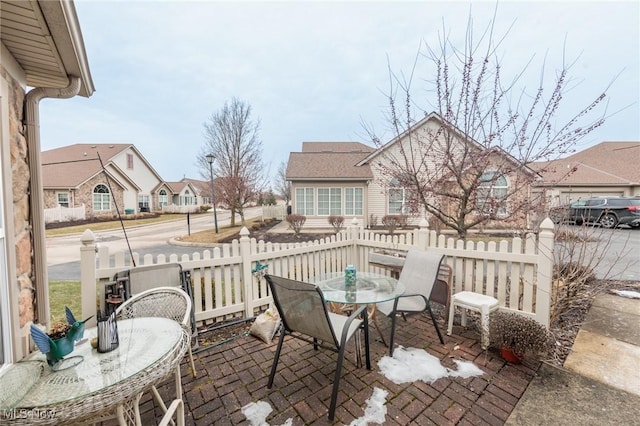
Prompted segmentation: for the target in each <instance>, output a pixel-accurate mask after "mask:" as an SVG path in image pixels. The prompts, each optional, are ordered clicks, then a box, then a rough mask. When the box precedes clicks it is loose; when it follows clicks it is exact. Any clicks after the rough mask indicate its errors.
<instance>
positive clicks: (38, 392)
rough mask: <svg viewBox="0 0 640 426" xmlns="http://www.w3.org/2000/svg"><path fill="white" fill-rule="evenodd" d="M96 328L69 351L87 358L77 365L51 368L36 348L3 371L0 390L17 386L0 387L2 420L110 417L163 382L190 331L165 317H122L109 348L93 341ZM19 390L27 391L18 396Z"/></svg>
mask: <svg viewBox="0 0 640 426" xmlns="http://www.w3.org/2000/svg"><path fill="white" fill-rule="evenodd" d="M96 331H97V330H96V328H95V327H94V328H90V329H87V330H86V332H85V338H86V339H83V341H82V343H80V344H79V345H78V346H76V348H75V349H74V350H73V352H71V353H70V354H69V355H68V356H69V357H71V356H82V357H83V361H82V362H80V363H79V364H77V365H76V366H73V367H70V368H67V369H64V370H60V371H53V370H51V368H50V367H49V366H48V365H47V362H46V358H45V356H44V355H43V354H42V353H40V352H35V353H34V354H32V355H30V356H29V357H27V358H25V359H24V360H23V361H20V362H18V363H17V364H14V365H13V366H11V367H10V368H9V369H7V371H6V372H5V373H4V374H3V375H2V376H0V389H7V391H8V390H9V389H11V388H10V387H11V386H13V389H12V391H11V392H10V393H9V392H5V391H2V390H0V424H2V423H4V422H5V421H6V420H9V421H10V422H11V424H65V423H71V422H76V421H81V420H89V419H97V418H100V417H102V416H106V417H108V416H109V414H110V413H112V412H113V413H115V411H116V407H118V406H119V405H122V404H127V403H128V401H129V400H131V399H135V398H136V396H137V395H139V394H140V393H141V392H142V391H143V390H145V389H146V388H148V387H149V386H151V385H152V384H157V383H158V382H160V381H163V380H164V379H165V377H166V376H167V375H168V374H169V373H170V372H172V371H174V369H175V367H176V366H177V365H178V363H179V362H180V361H181V360H182V357H183V356H184V354H185V353H186V351H187V348H188V345H189V334H188V333H187V332H186V331H185V330H184V329H183V328H182V326H181V325H180V324H178V323H177V322H175V321H173V320H170V319H166V318H134V319H128V320H122V321H118V336H119V340H120V344H119V346H118V348H116V349H115V350H113V351H111V352H106V353H99V352H98V351H97V350H95V349H92V347H91V344H90V343H89V342H90V340H91V339H92V338H93V337H95V336H96ZM16 386H17V387H18V389H16ZM19 389H23V390H24V391H23V392H22V394H21V395H18V396H16V392H18V393H20V391H19ZM136 404H137V402H136ZM126 409H129V408H126ZM21 417H22V418H21ZM96 421H97V420H96Z"/></svg>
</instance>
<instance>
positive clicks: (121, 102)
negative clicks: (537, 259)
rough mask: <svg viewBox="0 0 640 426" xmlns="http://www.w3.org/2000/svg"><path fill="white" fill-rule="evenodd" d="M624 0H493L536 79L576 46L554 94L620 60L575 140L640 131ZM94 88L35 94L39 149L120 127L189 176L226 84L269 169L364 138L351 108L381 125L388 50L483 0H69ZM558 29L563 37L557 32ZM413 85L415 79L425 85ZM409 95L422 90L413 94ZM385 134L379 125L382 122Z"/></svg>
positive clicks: (574, 97)
mask: <svg viewBox="0 0 640 426" xmlns="http://www.w3.org/2000/svg"><path fill="white" fill-rule="evenodd" d="M639 4H640V3H639V2H637V1H626V2H618V3H616V2H612V1H605V2H591V1H571V2H539V1H530V2H522V1H503V2H501V3H500V5H499V7H498V17H497V23H496V32H497V33H498V34H502V33H504V32H505V31H506V30H507V29H508V28H509V27H510V26H512V25H513V28H512V29H511V30H510V33H509V36H508V38H507V40H506V41H505V42H504V44H503V46H502V47H501V48H500V52H499V53H500V56H501V58H502V63H503V65H504V68H505V71H506V72H507V73H508V72H513V71H514V70H516V69H519V68H521V67H523V66H525V64H526V63H527V62H528V61H529V60H530V59H531V58H532V57H533V62H532V63H531V65H530V66H529V69H530V70H532V71H534V72H530V73H528V78H530V80H528V81H526V85H527V87H530V88H535V87H536V86H537V84H538V82H539V79H540V75H541V73H540V68H541V67H542V61H543V59H544V57H545V56H546V67H547V68H546V69H547V77H552V76H553V75H554V72H555V71H556V70H557V68H558V67H559V66H561V60H562V54H563V45H565V46H566V48H565V50H564V53H565V54H566V57H567V58H568V59H569V60H571V61H573V60H575V61H576V62H575V64H574V67H573V69H572V72H571V75H572V77H573V78H574V80H575V82H576V83H579V84H577V87H575V88H574V89H573V90H571V91H570V92H569V93H568V94H567V96H566V97H565V99H564V100H563V102H565V107H566V108H568V109H569V110H571V109H573V111H577V110H579V109H580V108H581V107H583V106H584V105H586V103H587V102H588V101H590V100H591V99H593V98H594V97H595V96H597V94H599V93H601V92H602V91H603V90H605V88H606V87H607V86H608V85H609V83H610V82H611V81H612V80H614V78H615V77H616V76H617V75H618V74H620V75H619V76H618V77H617V79H616V81H615V82H614V83H613V86H612V87H611V88H610V89H609V90H608V91H607V94H608V95H609V106H608V110H609V112H614V111H618V110H622V111H620V112H618V113H617V114H615V115H614V116H613V117H611V118H610V119H609V120H608V121H607V122H606V124H605V125H604V126H602V127H601V128H600V129H598V130H597V131H596V132H594V133H592V134H591V135H590V136H589V137H588V138H587V139H585V140H583V142H582V143H581V146H580V147H578V148H579V149H583V148H586V147H588V146H591V145H594V144H596V143H599V142H601V141H613V140H636V141H637V140H640V124H639V121H638V117H640V108H639V98H640V87H639V80H640V70H639V68H640V67H639V62H640V56H639V55H640V53H639V52H640V46H639V40H640V33H639V31H640V30H639V28H640V17H639V16H640V8H639ZM75 5H76V10H77V13H78V19H79V21H80V26H81V29H82V34H83V37H84V43H85V46H86V51H87V56H88V59H89V65H90V69H91V74H92V76H93V81H94V84H95V87H96V92H95V93H94V95H93V96H91V97H90V98H88V99H85V98H81V97H75V98H72V99H68V100H54V99H46V100H43V101H42V102H41V104H40V105H41V114H40V115H41V138H42V149H43V150H48V149H53V148H57V147H61V146H65V145H70V144H73V143H132V144H134V145H135V146H136V147H137V148H138V149H139V150H140V152H141V153H142V155H143V156H144V157H145V158H146V159H147V160H148V161H149V162H150V163H151V165H152V167H154V168H155V169H156V171H157V172H158V173H159V174H160V176H161V177H162V178H163V179H164V180H167V181H176V180H179V179H181V178H182V177H184V176H187V177H192V178H201V175H200V170H198V168H197V167H196V165H195V164H196V160H195V158H196V156H197V155H198V153H200V152H201V150H202V148H203V146H204V143H205V142H204V141H205V139H204V136H203V134H204V133H203V124H204V123H205V122H206V121H207V120H208V119H209V117H210V116H211V115H212V113H214V112H216V111H218V110H219V109H220V108H222V106H223V105H224V103H225V101H228V100H230V99H231V98H232V97H238V98H239V99H241V100H243V101H245V102H246V103H248V104H250V105H251V106H252V108H253V116H254V118H257V119H260V121H261V130H260V138H261V140H262V144H263V151H264V161H265V164H266V165H268V166H270V170H271V173H272V174H273V173H274V172H275V170H276V169H277V167H278V165H279V164H280V163H281V162H282V161H286V160H287V159H288V154H289V152H291V151H300V150H301V147H302V142H303V141H353V140H355V141H360V142H363V143H367V144H371V141H370V140H369V139H368V137H367V133H366V132H365V130H364V128H363V123H368V124H369V125H371V126H373V127H374V128H375V129H376V130H377V131H379V132H380V133H382V134H383V136H384V133H383V131H384V129H385V111H386V110H387V107H388V105H387V103H386V95H387V89H388V86H389V73H388V66H387V65H388V64H390V66H391V68H392V69H393V70H394V71H396V72H403V71H404V72H409V71H410V69H411V66H412V64H413V61H414V59H415V57H416V53H417V51H418V48H419V46H420V44H421V43H422V42H423V41H424V42H427V43H430V44H433V43H434V42H437V34H438V31H439V30H441V29H442V24H443V22H444V23H445V24H446V26H447V28H448V29H449V30H450V31H451V34H450V35H451V37H452V39H454V40H455V39H459V38H461V37H463V36H464V30H465V27H466V21H467V18H468V15H469V10H470V9H471V12H472V15H473V19H474V25H475V27H476V28H478V29H479V30H480V29H483V28H484V27H485V26H486V25H487V24H488V22H489V19H490V18H491V16H492V14H493V10H494V7H495V3H494V2H488V1H487V2H485V1H483V2H478V1H475V2H471V3H469V2H463V1H459V2H453V1H448V2H435V1H421V2H417V1H416V2H398V1H393V2H392V1H389V2H380V1H379V2H360V1H358V2H356V1H353V2H337V1H330V2H306V1H298V2H292V1H291V2H286V1H281V2H271V1H263V2H243V1H234V2H219V1H197V2H196V1H115V0H114V1H94V0H75ZM565 39H566V43H565ZM423 64H424V65H422V66H421V67H419V68H418V74H417V75H416V78H415V79H414V83H413V84H414V88H416V89H417V92H418V93H419V97H418V98H416V101H417V103H418V104H419V105H420V106H422V107H423V108H424V109H426V110H429V111H430V110H431V108H430V107H429V92H428V89H429V86H428V85H427V83H424V81H426V80H428V79H432V78H433V68H432V67H427V66H426V62H423ZM422 86H424V88H422ZM420 97H423V99H421V98H420ZM389 136H390V135H389Z"/></svg>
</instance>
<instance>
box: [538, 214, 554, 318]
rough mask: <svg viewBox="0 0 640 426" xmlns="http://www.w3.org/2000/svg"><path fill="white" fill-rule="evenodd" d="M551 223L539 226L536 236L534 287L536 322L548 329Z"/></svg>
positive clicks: (551, 247)
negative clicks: (535, 279)
mask: <svg viewBox="0 0 640 426" xmlns="http://www.w3.org/2000/svg"><path fill="white" fill-rule="evenodd" d="M553 231H554V226H553V221H552V220H551V219H549V218H546V219H545V220H543V221H542V223H541V224H540V234H539V236H538V280H537V286H536V320H537V321H538V322H540V323H542V324H544V325H545V326H546V327H547V328H549V325H550V324H549V322H550V317H551V280H552V279H553V245H554V240H555V238H554V232H553Z"/></svg>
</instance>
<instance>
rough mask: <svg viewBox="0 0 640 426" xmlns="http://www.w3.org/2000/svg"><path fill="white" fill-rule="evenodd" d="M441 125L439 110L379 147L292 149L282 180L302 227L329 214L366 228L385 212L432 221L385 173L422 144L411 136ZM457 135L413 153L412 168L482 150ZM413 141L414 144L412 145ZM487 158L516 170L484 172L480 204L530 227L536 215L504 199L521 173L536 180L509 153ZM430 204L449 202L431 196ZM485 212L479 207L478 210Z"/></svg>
mask: <svg viewBox="0 0 640 426" xmlns="http://www.w3.org/2000/svg"><path fill="white" fill-rule="evenodd" d="M442 123H443V122H442V119H441V118H440V116H439V115H438V114H436V113H431V114H429V115H427V116H426V117H425V118H423V119H422V120H420V121H419V122H417V123H416V124H415V125H413V126H412V128H411V129H408V130H407V131H406V132H404V133H403V134H401V135H399V136H397V137H395V138H393V139H391V140H390V141H389V142H387V143H386V144H384V145H382V146H381V147H379V148H378V149H376V148H372V147H370V146H367V145H365V144H362V143H359V142H304V143H303V144H302V152H292V153H291V154H290V156H289V162H288V164H287V171H286V178H287V180H288V181H290V182H291V193H292V206H293V208H292V211H293V212H294V213H297V214H300V215H304V216H306V218H307V220H306V222H305V226H307V227H312V228H316V227H317V228H322V227H330V226H331V225H330V224H329V222H328V217H329V216H331V215H337V216H344V217H345V218H347V219H350V218H356V219H357V220H358V221H359V223H361V224H364V225H365V226H372V225H375V224H376V223H377V224H379V223H380V220H381V219H382V218H383V217H384V216H387V215H398V216H399V215H403V216H405V215H406V216H407V223H408V224H409V225H418V224H419V223H420V222H421V221H422V220H423V219H428V220H429V221H431V219H432V218H430V217H429V216H428V214H427V213H426V212H424V211H422V210H416V208H415V207H414V206H412V205H411V203H410V202H409V198H410V195H411V194H410V191H411V188H407V187H403V186H402V185H401V184H400V183H399V180H398V179H396V178H394V177H393V176H389V173H388V171H389V170H390V169H391V168H392V167H393V166H391V164H392V163H394V162H395V163H396V164H397V162H398V158H401V157H402V155H403V154H402V153H401V151H403V150H404V151H405V152H410V151H411V150H412V149H415V146H416V145H417V146H421V145H420V144H415V141H414V140H412V138H413V139H415V138H416V135H418V134H438V129H439V127H440V126H442ZM450 134H451V132H450ZM455 134H456V136H455V138H454V139H455V140H454V142H451V141H445V140H444V138H443V137H438V138H434V139H435V140H434V142H432V144H431V149H429V150H426V149H425V150H424V152H419V153H417V155H415V156H414V157H413V158H414V161H415V162H416V168H419V167H423V166H424V164H428V167H429V168H430V169H431V172H432V170H435V168H436V164H437V163H438V162H439V161H440V162H441V161H442V158H440V157H442V156H443V153H444V152H445V151H448V152H452V153H454V155H456V153H459V152H461V151H463V150H464V149H465V148H466V149H467V150H469V149H473V150H478V151H482V150H483V148H482V147H481V146H480V145H479V144H477V143H476V142H474V141H472V140H469V138H467V137H464V135H462V134H461V133H460V132H455ZM412 143H414V144H415V145H414V148H412V145H411V144H412ZM464 144H467V145H466V146H463V145H464ZM452 145H453V146H452ZM487 157H488V158H490V161H491V164H505V163H510V164H513V166H512V167H509V168H506V167H503V168H502V169H501V170H507V169H509V170H515V171H512V172H509V173H504V174H501V175H500V176H495V173H496V172H495V171H492V169H491V167H489V168H488V169H487V170H486V173H485V174H486V176H484V175H483V179H481V180H484V181H485V182H486V186H485V187H483V185H482V184H481V185H480V192H481V193H482V197H484V203H483V205H484V206H497V207H495V208H496V209H497V211H496V212H495V217H496V218H497V219H498V220H499V221H503V222H507V223H511V224H512V225H514V226H520V227H522V226H524V227H530V226H531V225H532V224H533V223H537V222H536V221H538V220H539V217H538V216H535V215H534V214H532V213H526V214H518V215H514V214H512V213H513V212H511V211H510V209H509V203H508V202H506V201H504V200H503V198H504V197H505V195H506V194H507V193H509V192H510V191H511V190H512V189H511V186H512V185H513V184H514V183H515V182H517V181H518V180H519V179H523V176H525V175H526V179H525V180H526V181H531V182H535V181H536V180H537V179H538V176H537V174H536V172H535V171H533V170H531V169H529V168H528V167H520V165H519V164H518V163H517V161H516V160H515V159H514V158H513V157H511V156H510V155H509V154H507V153H505V152H503V151H500V150H493V151H492V152H487ZM417 163H420V164H417ZM496 170H497V169H496ZM519 188H521V191H520V192H522V194H521V195H518V196H519V197H534V196H536V195H533V193H532V191H531V187H530V186H529V185H527V186H526V187H524V188H522V185H521V186H520V187H519ZM433 202H434V203H436V202H440V203H443V202H444V203H446V202H447V201H445V200H437V199H434V200H433ZM487 208H488V207H487ZM485 213H487V212H483V211H478V213H477V214H485ZM434 225H436V224H434Z"/></svg>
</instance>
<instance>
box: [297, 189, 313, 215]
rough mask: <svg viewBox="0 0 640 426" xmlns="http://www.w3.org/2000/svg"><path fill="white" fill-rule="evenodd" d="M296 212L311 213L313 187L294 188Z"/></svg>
mask: <svg viewBox="0 0 640 426" xmlns="http://www.w3.org/2000/svg"><path fill="white" fill-rule="evenodd" d="M296 213H297V214H301V215H305V216H310V215H313V188H296Z"/></svg>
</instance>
